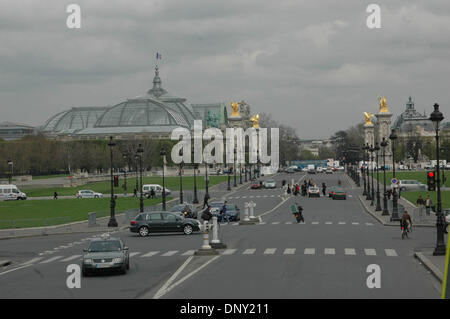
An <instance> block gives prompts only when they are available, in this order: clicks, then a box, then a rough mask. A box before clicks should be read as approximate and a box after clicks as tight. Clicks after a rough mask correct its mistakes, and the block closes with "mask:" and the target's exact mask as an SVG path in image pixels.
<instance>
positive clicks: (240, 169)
mask: <svg viewBox="0 0 450 319" xmlns="http://www.w3.org/2000/svg"><path fill="white" fill-rule="evenodd" d="M239 184H242V164H241V163H240V162H239Z"/></svg>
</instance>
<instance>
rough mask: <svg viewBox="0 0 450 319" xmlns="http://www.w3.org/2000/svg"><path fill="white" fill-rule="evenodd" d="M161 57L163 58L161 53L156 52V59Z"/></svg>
mask: <svg viewBox="0 0 450 319" xmlns="http://www.w3.org/2000/svg"><path fill="white" fill-rule="evenodd" d="M161 59H162V57H161V53H158V52H156V60H161Z"/></svg>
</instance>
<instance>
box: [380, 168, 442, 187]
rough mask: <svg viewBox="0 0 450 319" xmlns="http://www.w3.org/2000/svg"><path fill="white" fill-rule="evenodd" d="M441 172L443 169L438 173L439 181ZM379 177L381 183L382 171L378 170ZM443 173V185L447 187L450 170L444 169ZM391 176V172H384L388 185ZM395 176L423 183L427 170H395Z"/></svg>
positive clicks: (425, 181)
mask: <svg viewBox="0 0 450 319" xmlns="http://www.w3.org/2000/svg"><path fill="white" fill-rule="evenodd" d="M442 173H443V171H440V173H439V175H440V177H441V181H442ZM378 174H379V179H380V182H381V183H383V177H384V176H383V171H381V170H380V171H379V173H378ZM444 174H445V178H446V182H445V185H446V186H447V187H450V171H444ZM376 177H377V174H376V173H375V174H374V178H376ZM392 177H393V174H392V172H386V185H390V184H391V179H392ZM395 177H396V178H397V179H414V180H416V181H419V182H421V183H423V184H425V185H426V184H427V171H414V172H409V171H408V172H402V171H400V172H397V171H396V172H395Z"/></svg>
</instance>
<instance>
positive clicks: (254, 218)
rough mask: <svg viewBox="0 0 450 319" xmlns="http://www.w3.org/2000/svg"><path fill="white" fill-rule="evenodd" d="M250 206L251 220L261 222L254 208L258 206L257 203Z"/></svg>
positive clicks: (252, 202) (251, 202)
mask: <svg viewBox="0 0 450 319" xmlns="http://www.w3.org/2000/svg"><path fill="white" fill-rule="evenodd" d="M248 206H249V208H250V220H259V218H258V217H256V216H255V210H254V208H255V206H256V203H255V202H254V201H250V203H249V205H248Z"/></svg>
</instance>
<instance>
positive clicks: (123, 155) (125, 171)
mask: <svg viewBox="0 0 450 319" xmlns="http://www.w3.org/2000/svg"><path fill="white" fill-rule="evenodd" d="M122 157H123V159H124V160H125V170H124V171H123V172H124V181H123V194H124V195H125V196H127V165H126V162H127V159H128V154H126V153H123V154H122Z"/></svg>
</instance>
